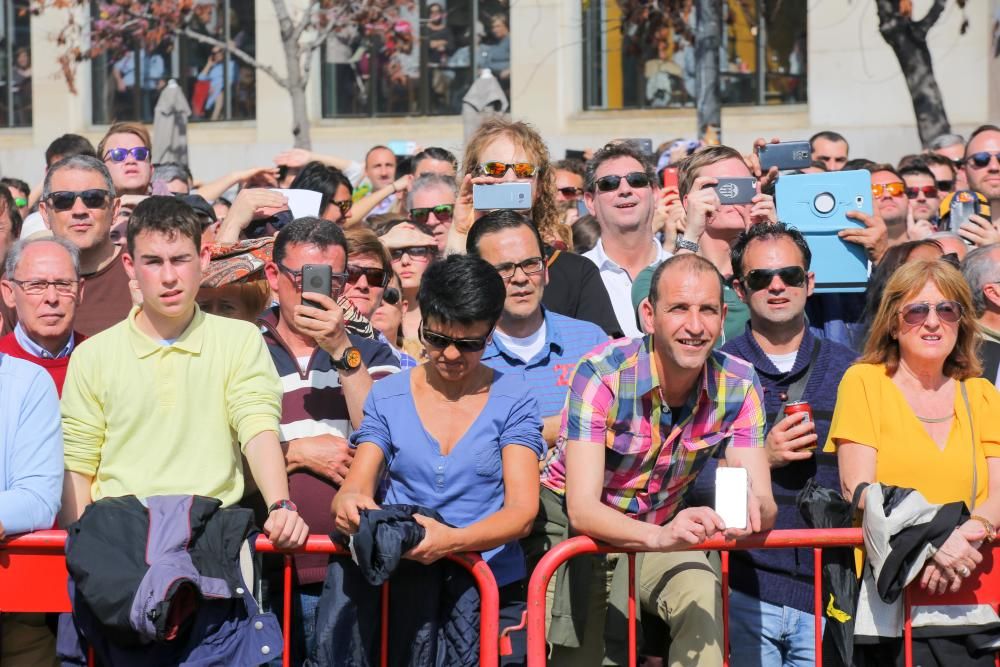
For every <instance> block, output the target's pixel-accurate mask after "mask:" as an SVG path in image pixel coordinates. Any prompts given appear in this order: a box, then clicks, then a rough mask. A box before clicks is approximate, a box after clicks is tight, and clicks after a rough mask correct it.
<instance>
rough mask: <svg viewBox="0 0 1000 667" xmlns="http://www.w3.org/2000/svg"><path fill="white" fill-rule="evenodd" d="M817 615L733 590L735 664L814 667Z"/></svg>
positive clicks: (731, 635)
mask: <svg viewBox="0 0 1000 667" xmlns="http://www.w3.org/2000/svg"><path fill="white" fill-rule="evenodd" d="M813 619H814V616H813V615H812V614H809V613H806V612H804V611H799V610H798V609H795V608H793V607H784V606H777V605H773V604H768V603H767V602H761V601H760V600H758V599H756V598H754V597H752V596H749V595H746V594H744V593H740V592H739V591H735V590H730V592H729V651H730V655H731V656H732V660H733V664H736V665H747V667H813V666H814V665H815V664H816V646H815V643H816V641H815V637H816V628H815V625H814V623H815V621H814V620H813Z"/></svg>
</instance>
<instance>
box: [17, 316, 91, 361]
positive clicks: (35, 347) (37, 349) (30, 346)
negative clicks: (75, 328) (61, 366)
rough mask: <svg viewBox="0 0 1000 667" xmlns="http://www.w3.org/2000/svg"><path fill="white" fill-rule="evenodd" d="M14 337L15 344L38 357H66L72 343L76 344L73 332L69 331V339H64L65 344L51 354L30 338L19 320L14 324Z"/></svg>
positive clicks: (72, 345)
mask: <svg viewBox="0 0 1000 667" xmlns="http://www.w3.org/2000/svg"><path fill="white" fill-rule="evenodd" d="M14 338H15V339H17V344H18V345H20V346H21V347H22V348H23V349H24V351H25V352H27V353H28V354H33V355H35V356H36V357H38V358H39V359H62V358H64V357H68V356H69V355H70V353H71V352H72V351H73V347H74V345H76V342H75V341H74V339H73V338H74V337H73V332H72V331H70V332H69V340H68V341H66V345H65V346H64V347H63V349H61V350H59V354H55V355H53V354H52V353H51V352H49V351H48V350H46V349H45V348H44V347H42V346H41V345H39V344H38V343H36V342H35V341H33V340H31V337H29V336H28V332H27V331H25V330H24V328H23V327H22V326H21V323H20V322H18V323H17V325H15V326H14Z"/></svg>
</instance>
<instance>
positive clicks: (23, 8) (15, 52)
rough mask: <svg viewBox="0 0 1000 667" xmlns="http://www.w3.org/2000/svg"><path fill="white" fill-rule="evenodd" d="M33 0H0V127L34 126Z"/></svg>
mask: <svg viewBox="0 0 1000 667" xmlns="http://www.w3.org/2000/svg"><path fill="white" fill-rule="evenodd" d="M29 2H30V0H0V127H31V25H30V13H29V11H28V10H29Z"/></svg>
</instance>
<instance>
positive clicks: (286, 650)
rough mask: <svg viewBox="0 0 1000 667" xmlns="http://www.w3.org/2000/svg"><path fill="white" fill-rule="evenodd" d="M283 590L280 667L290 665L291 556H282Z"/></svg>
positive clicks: (288, 666) (289, 666)
mask: <svg viewBox="0 0 1000 667" xmlns="http://www.w3.org/2000/svg"><path fill="white" fill-rule="evenodd" d="M283 560H284V572H283V573H282V576H283V577H284V584H285V586H284V590H282V592H281V607H282V609H281V610H282V614H281V618H282V621H281V645H282V647H283V650H282V652H281V665H282V667H292V560H293V559H292V556H291V555H290V554H285V557H284V559H283Z"/></svg>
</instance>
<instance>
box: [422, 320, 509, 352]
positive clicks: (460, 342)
mask: <svg viewBox="0 0 1000 667" xmlns="http://www.w3.org/2000/svg"><path fill="white" fill-rule="evenodd" d="M491 333H492V332H491ZM420 338H421V339H422V340H423V341H424V342H425V343H427V344H428V345H430V346H431V347H433V348H435V349H438V350H446V349H448V348H449V347H451V346H452V345H454V346H455V349H456V350H458V351H459V352H480V351H482V349H483V348H484V347H486V343H487V341H489V339H490V334H486V335H485V336H483V337H482V338H452V337H451V336H445V335H444V334H440V333H438V332H436V331H430V330H429V329H428V328H427V327H426V326H425V325H424V323H423V322H421V323H420Z"/></svg>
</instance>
